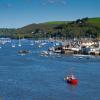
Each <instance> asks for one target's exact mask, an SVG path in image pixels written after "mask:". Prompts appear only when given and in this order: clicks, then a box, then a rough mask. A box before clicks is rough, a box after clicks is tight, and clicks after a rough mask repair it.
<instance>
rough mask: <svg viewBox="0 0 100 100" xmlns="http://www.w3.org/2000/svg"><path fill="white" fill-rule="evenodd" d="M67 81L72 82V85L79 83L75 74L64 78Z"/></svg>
mask: <svg viewBox="0 0 100 100" xmlns="http://www.w3.org/2000/svg"><path fill="white" fill-rule="evenodd" d="M64 80H65V81H67V83H69V84H71V85H77V84H78V79H77V78H75V76H74V75H70V76H67V77H65V78H64Z"/></svg>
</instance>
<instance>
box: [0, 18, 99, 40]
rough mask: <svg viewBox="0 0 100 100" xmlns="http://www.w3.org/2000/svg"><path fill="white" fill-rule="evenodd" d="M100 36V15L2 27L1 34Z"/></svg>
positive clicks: (13, 36)
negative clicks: (18, 26) (74, 19)
mask: <svg viewBox="0 0 100 100" xmlns="http://www.w3.org/2000/svg"><path fill="white" fill-rule="evenodd" d="M90 35H91V36H92V37H93V38H96V37H100V17H97V18H88V17H86V18H82V19H77V20H76V21H51V22H44V23H39V24H30V25H27V26H24V27H22V28H18V29H0V36H9V37H11V38H18V37H19V36H20V37H22V38H23V37H25V38H44V37H45V36H46V37H48V38H49V37H59V38H62V37H63V38H74V37H78V38H80V37H90Z"/></svg>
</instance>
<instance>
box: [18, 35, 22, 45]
mask: <svg viewBox="0 0 100 100" xmlns="http://www.w3.org/2000/svg"><path fill="white" fill-rule="evenodd" d="M18 46H19V47H21V46H22V45H21V40H20V36H19V43H18Z"/></svg>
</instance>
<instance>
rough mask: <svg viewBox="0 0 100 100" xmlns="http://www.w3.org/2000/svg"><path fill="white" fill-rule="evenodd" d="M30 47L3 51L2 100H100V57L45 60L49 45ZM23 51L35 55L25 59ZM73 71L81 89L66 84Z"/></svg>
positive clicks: (0, 52) (0, 53)
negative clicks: (20, 52) (43, 53)
mask: <svg viewBox="0 0 100 100" xmlns="http://www.w3.org/2000/svg"><path fill="white" fill-rule="evenodd" d="M17 43H18V41H16V44H17ZM29 43H30V41H27V42H26V43H25V44H26V45H24V46H22V47H18V46H16V47H15V48H12V47H11V44H10V43H8V44H5V45H4V46H2V48H1V49H0V100H100V96H99V94H100V78H99V76H100V72H99V70H100V57H89V58H87V57H76V56H65V55H54V56H41V55H40V52H41V51H42V50H44V49H47V46H48V45H46V46H44V47H42V48H38V46H37V45H34V46H30V45H29ZM21 49H27V50H31V51H32V53H31V54H28V55H24V56H21V55H19V54H18V51H19V50H21ZM70 71H73V73H75V75H76V76H77V78H78V79H79V84H78V85H77V86H71V85H69V84H67V83H66V82H65V81H64V77H65V76H66V75H67V74H69V73H70Z"/></svg>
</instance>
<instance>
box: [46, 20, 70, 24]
mask: <svg viewBox="0 0 100 100" xmlns="http://www.w3.org/2000/svg"><path fill="white" fill-rule="evenodd" d="M69 22H70V21H51V22H45V23H44V24H52V25H53V24H55V25H59V24H66V23H69Z"/></svg>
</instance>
